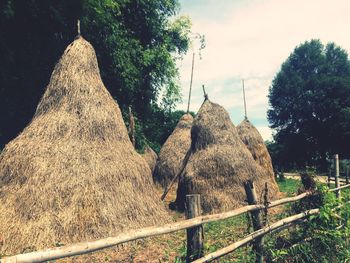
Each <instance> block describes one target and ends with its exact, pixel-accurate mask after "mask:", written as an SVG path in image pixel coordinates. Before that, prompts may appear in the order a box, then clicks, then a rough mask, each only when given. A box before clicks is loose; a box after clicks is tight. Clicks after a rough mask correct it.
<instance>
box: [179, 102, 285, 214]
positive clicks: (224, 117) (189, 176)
mask: <svg viewBox="0 0 350 263" xmlns="http://www.w3.org/2000/svg"><path fill="white" fill-rule="evenodd" d="M191 138H192V144H191V156H190V158H189V160H188V163H187V164H186V168H185V170H184V173H183V175H182V176H181V177H180V183H179V187H178V196H177V205H178V207H179V208H180V209H181V208H183V206H184V201H185V195H186V194H200V195H201V202H202V209H203V211H204V213H213V212H222V211H227V210H230V209H233V208H237V207H240V206H243V205H245V204H246V201H245V200H246V195H245V191H244V186H243V183H244V182H246V181H247V180H252V181H253V182H254V184H255V186H256V190H257V194H258V196H259V197H260V196H261V193H262V192H263V190H264V186H265V183H266V182H267V183H268V187H269V197H270V200H272V199H273V198H274V197H276V193H277V192H278V187H277V185H276V183H275V181H274V180H271V177H270V176H269V175H268V174H267V173H266V172H265V170H264V169H262V168H261V167H260V166H259V165H258V164H257V163H256V162H255V160H254V159H253V157H252V155H251V153H250V152H249V150H248V149H247V147H246V146H245V145H244V144H243V142H242V141H241V139H240V138H239V136H238V133H237V130H236V128H235V126H234V125H233V124H232V122H231V120H230V117H229V115H228V113H227V112H226V110H225V109H224V108H223V107H221V106H220V105H218V104H215V103H212V102H210V101H209V100H206V101H204V103H203V104H202V106H201V108H200V110H199V112H198V114H197V116H196V118H195V119H194V122H193V126H192V130H191Z"/></svg>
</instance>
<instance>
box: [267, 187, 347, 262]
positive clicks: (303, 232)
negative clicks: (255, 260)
mask: <svg viewBox="0 0 350 263" xmlns="http://www.w3.org/2000/svg"><path fill="white" fill-rule="evenodd" d="M319 189H320V192H319V193H320V195H319V201H320V202H319V203H321V204H322V205H321V207H320V213H319V214H318V215H312V216H310V217H309V219H308V220H307V222H305V223H303V224H302V225H301V226H299V227H297V228H296V229H294V230H293V231H291V232H288V233H285V234H284V236H280V237H279V238H275V239H269V242H268V243H267V244H268V248H267V251H268V259H269V260H270V261H273V262H345V261H346V260H348V259H349V257H350V249H349V241H350V240H349V234H350V232H349V229H350V228H349V222H350V221H349V219H350V204H349V200H350V197H349V194H348V192H343V193H342V194H343V198H342V200H341V201H339V200H338V199H337V198H336V197H335V194H334V193H330V192H327V188H326V187H325V186H319Z"/></svg>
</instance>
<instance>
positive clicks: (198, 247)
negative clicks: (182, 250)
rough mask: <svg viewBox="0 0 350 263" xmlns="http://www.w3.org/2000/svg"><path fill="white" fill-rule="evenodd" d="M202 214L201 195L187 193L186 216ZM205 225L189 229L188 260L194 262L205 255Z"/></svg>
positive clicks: (188, 217) (191, 216)
mask: <svg viewBox="0 0 350 263" xmlns="http://www.w3.org/2000/svg"><path fill="white" fill-rule="evenodd" d="M200 215H201V202H200V195H199V194H193V195H186V218H187V219H191V218H195V217H198V216H200ZM203 236H204V235H203V225H200V226H197V227H192V228H188V229H187V255H186V262H192V261H193V260H196V259H198V258H201V257H203V255H204V246H203V239H204V237H203Z"/></svg>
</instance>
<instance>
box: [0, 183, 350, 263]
mask: <svg viewBox="0 0 350 263" xmlns="http://www.w3.org/2000/svg"><path fill="white" fill-rule="evenodd" d="M347 187H350V184H349V185H344V186H341V187H338V188H334V189H331V190H329V191H331V192H333V191H337V190H340V189H344V188H347ZM313 194H314V193H312V192H305V193H302V194H300V195H297V196H294V197H287V198H283V199H280V200H276V201H273V202H271V203H270V204H269V205H268V206H267V207H265V206H264V205H261V204H258V205H248V206H244V207H240V208H238V209H235V210H232V211H229V212H224V213H220V214H212V215H206V216H199V217H195V218H192V219H187V220H183V221H180V222H175V223H170V224H166V225H164V226H160V227H158V226H152V227H146V228H142V229H136V230H131V231H127V232H124V233H121V234H119V235H117V236H114V237H107V238H104V239H99V240H96V241H86V242H81V243H75V244H71V245H66V246H62V247H55V248H51V249H45V250H41V251H35V252H30V253H25V254H19V255H15V256H10V257H5V258H2V259H0V263H13V262H16V263H29V262H45V261H48V260H55V259H60V258H65V257H71V256H77V255H83V254H87V253H90V252H94V251H97V250H102V249H105V248H109V247H113V246H116V245H120V244H123V243H126V242H130V241H135V240H138V239H144V238H148V237H153V236H158V235H164V234H169V233H173V232H177V231H180V230H185V229H189V228H193V227H196V226H200V225H202V224H206V223H210V222H215V221H221V220H224V219H228V218H232V217H235V216H238V215H241V214H243V213H247V212H251V211H256V210H262V209H266V208H272V207H276V206H279V205H282V204H286V203H291V202H295V201H298V200H301V199H303V198H305V197H307V196H311V195H313ZM310 211H313V210H310ZM305 213H306V212H305ZM301 214H304V213H301ZM301 214H299V215H301ZM288 218H291V217H288ZM288 218H287V219H288ZM298 219H300V218H298ZM281 221H283V220H280V221H278V222H276V223H274V224H271V225H270V226H267V227H264V228H262V229H260V230H258V231H256V232H254V233H258V234H259V235H257V236H261V235H263V234H261V233H265V232H261V231H263V230H264V231H265V230H266V229H268V230H266V231H271V230H272V229H271V227H272V226H274V225H275V224H277V223H279V222H281ZM282 223H283V222H282ZM282 225H283V224H282ZM275 228H277V227H275ZM259 231H260V232H259ZM254 233H253V234H254ZM252 237H253V236H251V235H249V236H248V237H246V238H245V239H243V240H247V241H246V243H247V242H250V241H251V240H252ZM238 242H241V241H238ZM238 242H236V243H238ZM236 243H235V244H236ZM244 244H245V243H244ZM233 245H234V244H233ZM209 255H210V254H209ZM209 255H208V256H209Z"/></svg>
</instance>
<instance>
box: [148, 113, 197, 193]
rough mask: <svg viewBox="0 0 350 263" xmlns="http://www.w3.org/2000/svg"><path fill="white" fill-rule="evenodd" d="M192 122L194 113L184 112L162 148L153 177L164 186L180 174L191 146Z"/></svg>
mask: <svg viewBox="0 0 350 263" xmlns="http://www.w3.org/2000/svg"><path fill="white" fill-rule="evenodd" d="M192 122H193V117H192V115H191V114H188V113H187V114H184V115H183V116H182V117H181V119H180V121H179V122H178V124H177V125H176V128H175V130H174V131H173V133H172V134H171V135H170V136H169V138H168V139H167V140H166V142H165V143H164V145H163V147H162V149H161V150H160V153H159V156H158V161H157V164H156V167H155V170H154V173H153V178H154V180H155V181H156V182H158V183H160V184H161V185H162V186H163V187H166V186H167V185H168V184H169V183H170V182H171V180H172V179H173V178H174V176H176V175H177V174H178V172H179V169H180V167H181V164H182V161H183V159H184V157H185V155H186V153H187V151H188V149H189V148H190V145H191V127H192Z"/></svg>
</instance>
